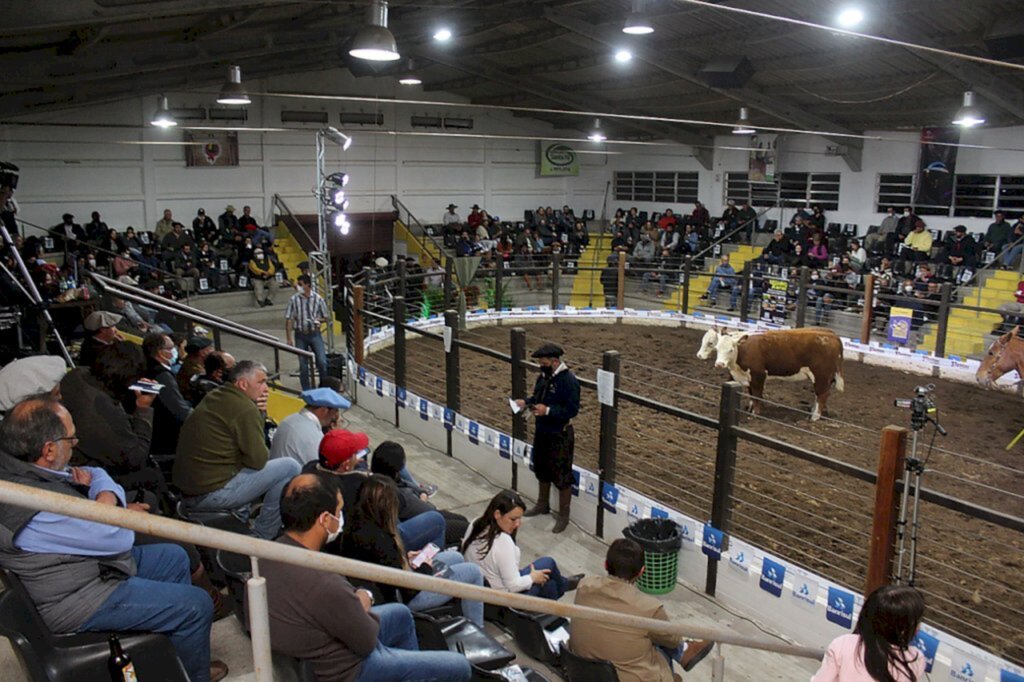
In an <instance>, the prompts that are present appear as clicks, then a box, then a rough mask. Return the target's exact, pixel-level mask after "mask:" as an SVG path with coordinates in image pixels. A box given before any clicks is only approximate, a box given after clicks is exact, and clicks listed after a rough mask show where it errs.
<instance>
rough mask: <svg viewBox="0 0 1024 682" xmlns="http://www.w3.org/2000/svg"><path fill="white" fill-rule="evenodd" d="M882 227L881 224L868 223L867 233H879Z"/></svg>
mask: <svg viewBox="0 0 1024 682" xmlns="http://www.w3.org/2000/svg"><path fill="white" fill-rule="evenodd" d="M881 229H882V226H881V225H868V231H867V234H877V233H878V231H879V230H881Z"/></svg>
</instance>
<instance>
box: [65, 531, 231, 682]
mask: <svg viewBox="0 0 1024 682" xmlns="http://www.w3.org/2000/svg"><path fill="white" fill-rule="evenodd" d="M132 556H133V557H134V558H135V564H136V565H137V566H138V573H137V574H136V575H135V576H134V577H132V578H129V579H128V580H125V581H123V582H122V583H121V584H120V585H118V587H117V589H116V590H114V592H113V594H111V595H110V596H109V597H107V600H106V601H105V602H103V604H101V605H100V607H99V609H97V610H96V612H95V613H94V614H92V616H90V617H89V620H87V621H85V624H84V625H83V626H82V628H81V629H82V631H83V632H90V631H91V632H96V631H99V632H106V631H111V630H112V631H115V632H131V631H137V632H157V633H160V634H162V635H167V637H168V638H169V639H170V640H171V644H172V645H173V646H174V650H175V651H176V652H177V654H178V658H180V659H181V662H182V663H183V664H184V665H185V670H186V671H187V672H188V676H189V678H190V679H191V680H192V682H208V681H209V679H210V626H211V625H212V624H213V602H212V601H211V600H210V596H209V595H208V594H206V592H204V591H203V590H202V589H200V588H198V587H193V586H192V578H191V573H190V571H189V564H188V554H186V553H185V550H184V549H182V548H181V547H179V546H178V545H141V546H138V547H132Z"/></svg>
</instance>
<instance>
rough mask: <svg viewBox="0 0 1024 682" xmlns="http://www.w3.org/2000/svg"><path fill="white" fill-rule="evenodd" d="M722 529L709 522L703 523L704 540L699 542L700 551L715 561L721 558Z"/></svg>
mask: <svg viewBox="0 0 1024 682" xmlns="http://www.w3.org/2000/svg"><path fill="white" fill-rule="evenodd" d="M722 538H723V533H722V531H720V530H718V529H717V528H715V527H713V526H712V525H711V524H710V523H705V524H704V540H703V542H702V543H701V551H702V552H704V553H705V554H707V555H708V556H709V557H711V558H712V559H714V560H715V561H721V560H722Z"/></svg>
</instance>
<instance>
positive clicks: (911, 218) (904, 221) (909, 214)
mask: <svg viewBox="0 0 1024 682" xmlns="http://www.w3.org/2000/svg"><path fill="white" fill-rule="evenodd" d="M918 220H920V218H918V217H917V214H915V213H914V211H913V210H912V209H911V207H910V206H905V207H904V208H903V215H901V216H900V217H899V220H897V221H896V239H897V240H898V241H903V240H904V239H905V238H906V236H907V235H908V234H910V233H911V232H913V231H914V226H915V225H917V221H918Z"/></svg>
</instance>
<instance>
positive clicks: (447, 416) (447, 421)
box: [444, 407, 455, 431]
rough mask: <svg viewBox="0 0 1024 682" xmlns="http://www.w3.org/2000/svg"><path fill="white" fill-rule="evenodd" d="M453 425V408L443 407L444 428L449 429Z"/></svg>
mask: <svg viewBox="0 0 1024 682" xmlns="http://www.w3.org/2000/svg"><path fill="white" fill-rule="evenodd" d="M454 426H455V410H453V409H451V408H449V407H446V408H444V428H446V429H447V430H449V431H451V430H452V427H454Z"/></svg>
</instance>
